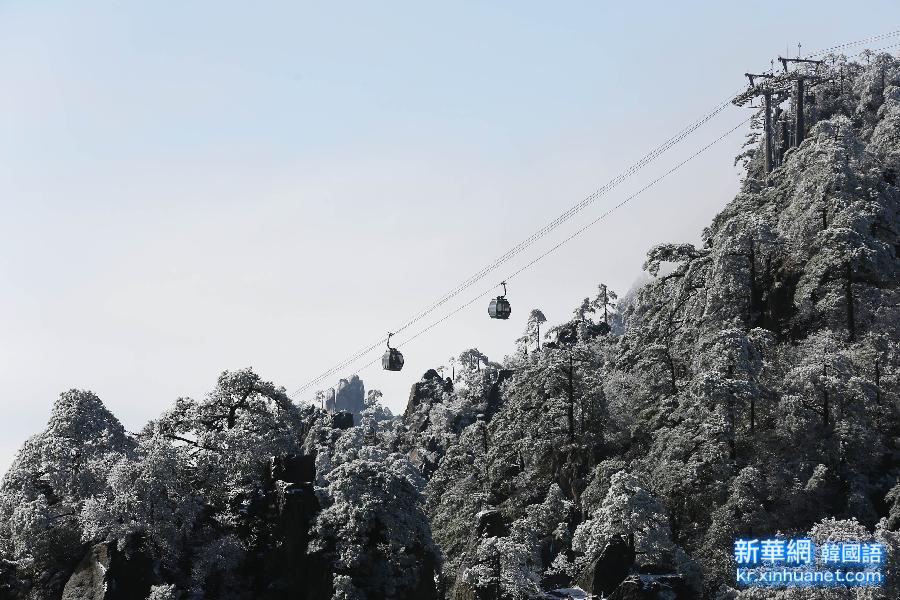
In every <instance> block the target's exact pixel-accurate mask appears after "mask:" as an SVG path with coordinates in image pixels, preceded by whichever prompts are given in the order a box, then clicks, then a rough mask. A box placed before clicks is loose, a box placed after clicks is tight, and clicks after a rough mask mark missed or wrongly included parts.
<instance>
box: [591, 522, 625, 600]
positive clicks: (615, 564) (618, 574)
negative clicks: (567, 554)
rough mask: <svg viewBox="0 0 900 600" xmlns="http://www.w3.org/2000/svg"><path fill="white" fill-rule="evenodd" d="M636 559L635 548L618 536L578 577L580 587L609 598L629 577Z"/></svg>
mask: <svg viewBox="0 0 900 600" xmlns="http://www.w3.org/2000/svg"><path fill="white" fill-rule="evenodd" d="M634 557H635V554H634V548H632V547H631V546H629V545H628V543H627V542H626V541H625V540H624V539H622V537H620V536H617V537H615V538H613V539H612V540H610V541H609V542H608V543H607V544H606V547H604V548H603V552H601V553H600V557H599V558H597V560H595V561H594V562H592V563H591V564H590V565H589V566H588V568H587V569H585V570H584V572H583V573H582V574H581V575H579V576H578V585H579V586H580V587H581V588H582V589H583V590H584V591H586V592H589V593H591V594H603V595H604V596H608V595H609V594H611V593H612V592H613V590H616V589H617V587H619V584H620V583H622V581H623V580H624V579H625V577H627V576H628V572H629V571H630V570H631V566H632V565H633V564H634Z"/></svg>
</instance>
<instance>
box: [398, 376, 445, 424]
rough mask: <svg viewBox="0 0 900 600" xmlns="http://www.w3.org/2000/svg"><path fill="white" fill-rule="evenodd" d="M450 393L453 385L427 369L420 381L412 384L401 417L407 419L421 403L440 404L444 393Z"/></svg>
mask: <svg viewBox="0 0 900 600" xmlns="http://www.w3.org/2000/svg"><path fill="white" fill-rule="evenodd" d="M452 391H453V383H452V382H451V381H450V380H449V379H446V380H444V379H441V376H440V374H438V372H437V371H435V370H434V369H428V370H427V371H425V374H424V375H422V379H421V380H420V381H417V382H416V383H414V384H412V388H410V390H409V402H407V403H406V411H405V412H404V413H403V416H404V417H405V418H406V419H409V418H410V417H411V416H412V415H413V413H414V412H415V411H416V407H417V406H419V405H420V404H422V402H425V401H430V402H440V401H441V399H442V398H443V396H444V392H448V393H449V392H452Z"/></svg>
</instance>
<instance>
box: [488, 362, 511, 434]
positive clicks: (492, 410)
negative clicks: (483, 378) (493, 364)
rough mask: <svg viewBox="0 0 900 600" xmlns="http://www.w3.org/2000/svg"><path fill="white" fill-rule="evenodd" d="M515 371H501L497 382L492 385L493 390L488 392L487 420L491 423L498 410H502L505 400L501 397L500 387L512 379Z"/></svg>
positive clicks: (498, 373)
mask: <svg viewBox="0 0 900 600" xmlns="http://www.w3.org/2000/svg"><path fill="white" fill-rule="evenodd" d="M513 374H515V371H513V370H512V369H500V370H499V371H498V372H497V380H496V381H495V382H494V383H493V384H492V385H491V389H490V391H489V392H488V399H487V409H486V414H485V415H484V416H485V419H486V420H488V421H490V420H491V417H493V416H494V415H495V414H496V413H497V411H498V410H500V406H501V404H502V403H503V398H502V397H501V395H500V387H501V386H502V385H503V382H504V381H507V380H508V379H510V378H511V377H512V376H513Z"/></svg>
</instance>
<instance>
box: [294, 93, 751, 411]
mask: <svg viewBox="0 0 900 600" xmlns="http://www.w3.org/2000/svg"><path fill="white" fill-rule="evenodd" d="M732 96H733V94H731V95H729V97H728V99H726V100H725V101H723V102H721V103H719V104H718V105H716V107H715V108H714V109H713V110H712V111H710V112H709V113H707V114H706V115H704V116H703V117H701V118H700V119H698V120H697V121H694V122H693V123H691V124H690V125H688V126H687V127H685V128H684V129H682V130H681V131H679V132H678V133H677V134H675V135H674V136H672V137H671V138H669V139H667V140H666V141H665V142H663V143H662V144H660V145H659V146H657V147H656V148H654V149H653V150H652V151H650V152H649V153H647V154H646V155H644V156H643V157H642V158H641V159H640V160H638V161H637V162H635V163H634V164H632V165H631V166H630V167H629V168H628V169H626V170H625V171H623V172H622V173H620V174H619V175H617V176H616V177H614V178H613V179H611V180H610V181H609V182H607V183H606V184H605V185H604V186H603V187H601V188H599V189H598V190H596V191H595V192H594V193H592V194H590V195H588V196H586V197H585V198H583V199H582V200H581V201H579V202H578V203H576V204H575V205H574V206H572V207H571V208H569V209H568V210H567V211H565V212H564V213H562V214H561V215H559V216H557V217H556V218H555V219H553V220H552V221H550V222H549V223H547V224H546V225H544V226H543V227H541V228H540V229H538V230H537V231H535V232H534V233H532V234H531V235H530V236H529V237H528V238H526V239H524V240H522V241H521V242H519V243H518V244H517V245H516V246H514V247H513V248H511V249H510V250H508V251H507V252H506V253H504V254H503V255H501V256H499V257H498V258H497V259H495V260H494V261H493V262H492V263H490V264H489V265H488V266H486V267H484V268H482V269H481V270H479V271H478V272H476V273H475V274H473V275H472V276H471V277H469V278H468V279H467V280H465V281H464V282H463V283H462V284H460V285H458V286H457V287H455V288H454V289H452V290H451V291H449V292H447V293H446V294H444V296H442V297H441V298H440V299H439V300H438V301H437V302H435V303H433V304H432V305H430V306H428V307H427V308H425V309H424V310H422V311H420V312H419V313H417V314H416V315H415V316H414V317H412V318H411V319H409V320H408V321H406V322H405V323H403V324H402V325H401V326H399V327H397V328H395V329H393V330H392V331H393V332H394V333H395V334H397V333H400V332H401V331H404V330H406V329H408V328H409V327H411V326H412V325H414V324H415V323H417V322H418V321H420V320H421V319H423V318H425V317H426V316H428V315H429V314H431V313H432V312H434V311H435V310H437V309H438V308H440V307H441V306H443V305H444V304H446V303H447V302H449V301H450V300H452V299H453V298H455V297H456V296H457V295H459V294H460V293H462V292H464V291H465V290H466V289H468V288H469V287H471V286H472V285H474V284H475V283H477V282H478V281H480V280H481V279H483V278H484V277H485V276H486V275H487V274H488V273H490V272H491V271H493V270H495V269H497V268H498V267H499V266H501V265H502V264H504V263H505V262H507V261H508V260H510V259H511V258H513V257H515V256H516V255H518V254H520V253H521V252H523V251H524V250H526V249H527V248H528V247H530V246H531V245H532V244H534V243H535V242H536V241H538V240H539V239H541V238H542V237H544V236H545V235H547V234H548V233H550V232H551V231H553V230H554V229H556V228H557V227H559V226H560V225H562V224H563V223H565V222H566V221H568V220H569V219H571V218H572V217H573V216H575V215H576V214H578V213H579V212H580V211H582V210H583V209H584V208H586V207H587V206H590V205H591V204H593V203H594V202H595V201H596V200H598V199H599V198H600V197H602V196H603V195H605V194H606V193H607V192H609V191H610V190H612V189H615V188H616V187H618V186H619V185H620V184H621V183H623V182H624V181H625V180H627V179H628V178H630V177H631V176H632V175H634V174H635V173H637V172H639V171H640V170H641V169H643V168H644V167H645V166H647V165H648V164H650V163H652V162H653V161H655V160H656V159H658V158H659V157H660V156H661V155H662V154H664V153H665V152H666V151H668V150H669V149H671V148H672V147H674V146H675V145H677V144H678V143H680V142H681V141H683V140H684V139H685V138H687V137H688V136H690V135H691V134H692V133H694V132H695V131H696V130H697V129H699V128H700V127H702V126H703V125H705V124H706V123H707V122H708V121H709V120H711V119H712V118H713V117H715V116H716V115H718V114H719V113H720V112H722V111H723V110H724V109H725V108H727V107H728V106H729V105H730V102H731V100H730V99H731V97H732ZM385 339H386V338H385V337H381V338H379V339H378V340H376V341H375V342H373V343H372V344H370V345H368V346H366V347H364V348H362V349H360V350H358V351H357V352H356V353H354V354H353V355H351V356H350V358H347V359H345V360H344V361H342V362H340V363H338V364H337V365H335V366H334V367H332V368H331V369H329V370H327V371H325V372H323V373H321V374H320V375H319V376H317V377H315V378H314V379H312V380H310V381H308V382H307V383H306V384H304V385H303V386H301V387H300V388H299V389H298V390H297V391H296V392H295V394H299V393H301V392H303V391H305V390H307V389H309V388H311V387H312V386H314V385H316V384H317V383H319V382H320V381H322V380H323V379H325V378H327V377H328V376H330V375H332V374H333V373H335V372H337V371H339V370H341V369H343V368H344V367H345V366H347V365H349V364H352V363H353V362H355V361H356V360H358V359H359V358H361V357H362V356H364V355H366V354H368V353H369V352H371V351H373V350H374V349H376V348H378V347H379V346H381V344H383V343H384V341H385Z"/></svg>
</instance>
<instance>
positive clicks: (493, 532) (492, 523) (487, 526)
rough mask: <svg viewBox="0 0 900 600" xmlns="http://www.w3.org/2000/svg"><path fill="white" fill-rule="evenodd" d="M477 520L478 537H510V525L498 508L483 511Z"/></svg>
mask: <svg viewBox="0 0 900 600" xmlns="http://www.w3.org/2000/svg"><path fill="white" fill-rule="evenodd" d="M477 518H478V522H477V525H476V534H477V535H479V536H481V537H506V536H507V535H509V524H508V523H507V522H506V519H505V518H504V517H503V514H501V512H500V511H499V510H497V509H496V508H492V509H489V510H483V511H481V512H480V513H478V515H477Z"/></svg>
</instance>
